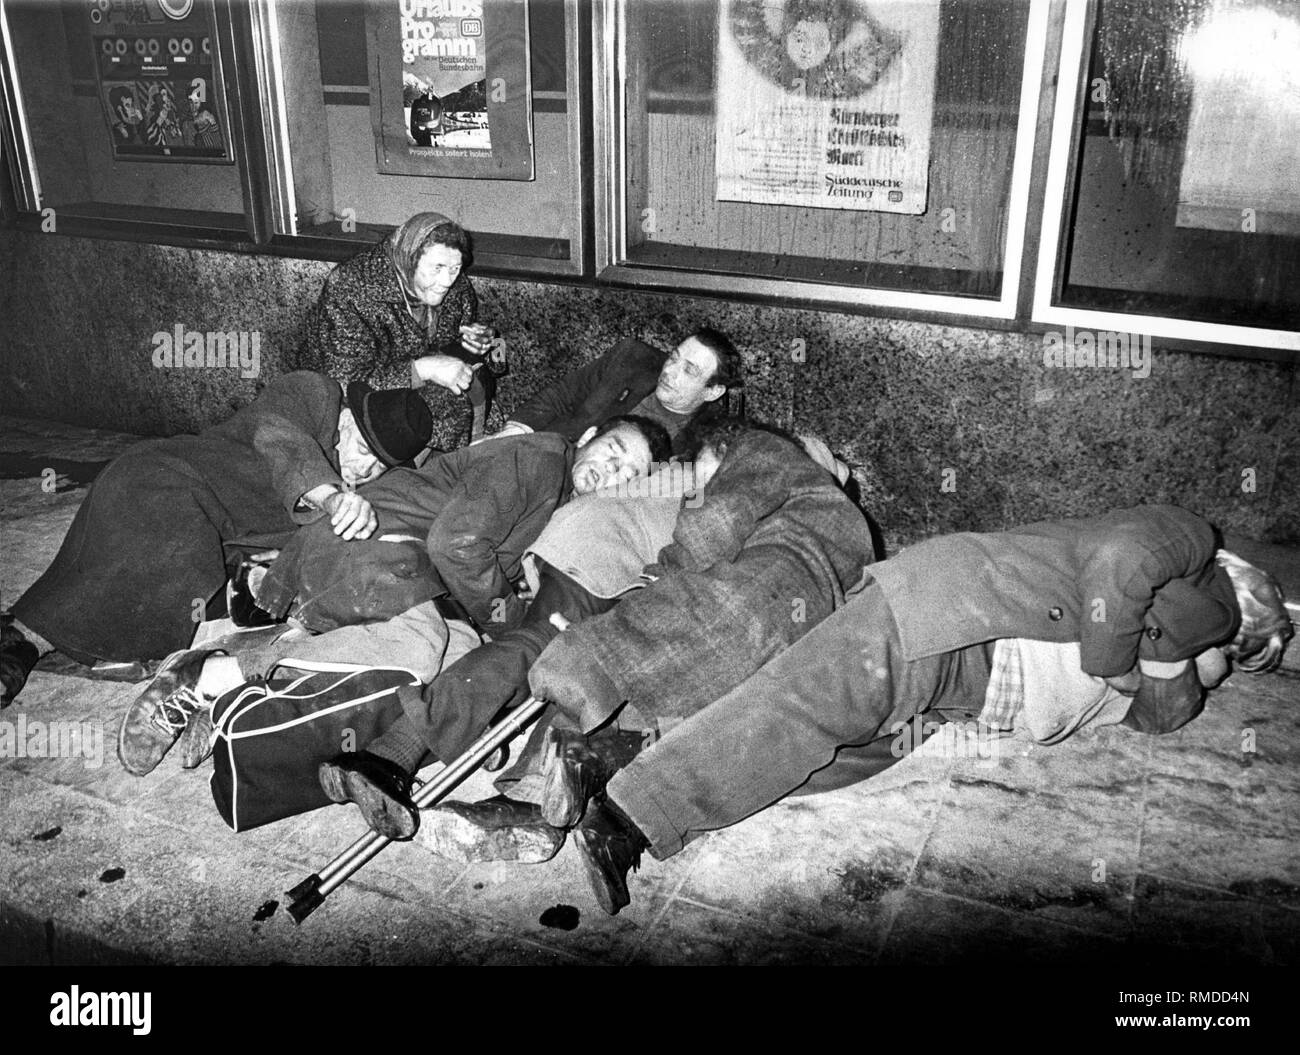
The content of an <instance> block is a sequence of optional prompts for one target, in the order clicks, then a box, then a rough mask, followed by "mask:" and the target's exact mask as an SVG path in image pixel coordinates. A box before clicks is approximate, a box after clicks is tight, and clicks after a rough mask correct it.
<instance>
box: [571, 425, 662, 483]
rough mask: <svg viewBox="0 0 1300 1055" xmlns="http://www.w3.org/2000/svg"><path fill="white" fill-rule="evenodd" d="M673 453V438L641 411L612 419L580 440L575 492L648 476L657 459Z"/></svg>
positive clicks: (589, 430) (574, 465)
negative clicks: (641, 413)
mask: <svg viewBox="0 0 1300 1055" xmlns="http://www.w3.org/2000/svg"><path fill="white" fill-rule="evenodd" d="M671 454H672V441H671V440H670V439H669V438H668V432H667V430H666V429H665V428H664V427H663V426H662V425H660V424H659V423H658V422H656V421H651V420H650V419H649V418H643V417H641V416H640V415H638V414H625V415H621V416H619V417H615V418H610V419H609V420H608V421H606V422H604V423H603V424H602V425H601V426H600V427H599V428H597V427H595V426H593V427H591V428H589V429H588V430H587V431H586V432H585V433H584V434H583V435H582V438H581V439H579V440H578V453H577V456H576V457H575V458H574V460H573V471H572V480H573V491H574V494H579V495H585V494H590V493H591V492H592V491H598V490H600V489H601V488H605V487H613V486H617V485H618V484H624V483H627V482H628V481H629V480H632V479H634V478H635V477H638V476H645V475H646V473H648V472H649V471H650V467H651V466H652V465H653V464H654V463H655V462H666V461H667V460H668V459H669V457H670V456H671Z"/></svg>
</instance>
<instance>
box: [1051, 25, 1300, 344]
mask: <svg viewBox="0 0 1300 1055" xmlns="http://www.w3.org/2000/svg"><path fill="white" fill-rule="evenodd" d="M1064 4H1065V19H1064V24H1063V30H1062V39H1061V58H1060V66H1059V69H1058V71H1057V91H1056V106H1055V110H1054V113H1053V115H1052V121H1051V140H1050V145H1049V147H1048V162H1047V177H1046V184H1045V187H1044V191H1043V198H1042V203H1043V207H1042V223H1041V227H1040V230H1039V236H1038V240H1039V253H1038V263H1037V268H1036V270H1035V274H1034V291H1033V303H1032V307H1031V315H1030V321H1031V322H1032V323H1033V324H1034V326H1035V328H1037V329H1041V328H1055V327H1063V326H1072V327H1074V328H1076V329H1080V330H1085V329H1086V330H1103V331H1104V330H1110V331H1117V332H1130V333H1141V334H1149V335H1150V336H1151V337H1152V338H1160V339H1162V340H1163V341H1170V342H1175V347H1178V348H1186V349H1189V350H1193V351H1214V352H1216V353H1219V354H1234V353H1235V354H1238V355H1245V356H1258V355H1260V354H1261V353H1263V355H1264V356H1266V357H1270V358H1284V357H1286V355H1285V353H1290V354H1291V355H1296V354H1298V353H1300V332H1297V331H1292V330H1273V329H1264V328H1260V327H1254V326H1240V325H1236V324H1233V323H1222V322H1202V321H1197V320H1189V319H1178V318H1173V317H1171V316H1166V315H1140V314H1130V313H1127V312H1119V311H1103V310H1101V309H1098V308H1078V307H1067V306H1064V305H1062V304H1060V303H1059V299H1060V294H1061V289H1062V287H1063V284H1064V281H1065V270H1064V266H1065V259H1066V251H1067V248H1068V241H1069V239H1068V238H1067V236H1066V231H1065V224H1066V223H1067V222H1068V221H1069V219H1070V207H1069V203H1070V202H1072V201H1073V200H1074V196H1075V190H1076V182H1077V179H1078V169H1079V152H1080V150H1081V149H1082V139H1083V135H1082V133H1083V122H1084V120H1085V119H1086V107H1085V106H1084V105H1083V102H1084V100H1085V98H1086V94H1087V88H1088V85H1087V78H1088V59H1089V56H1090V55H1091V53H1092V39H1093V34H1094V31H1095V28H1096V24H1097V15H1098V3H1097V0H1064ZM1277 353H1284V354H1283V355H1278V354H1277Z"/></svg>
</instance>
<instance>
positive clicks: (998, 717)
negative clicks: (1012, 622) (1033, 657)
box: [979, 638, 1025, 732]
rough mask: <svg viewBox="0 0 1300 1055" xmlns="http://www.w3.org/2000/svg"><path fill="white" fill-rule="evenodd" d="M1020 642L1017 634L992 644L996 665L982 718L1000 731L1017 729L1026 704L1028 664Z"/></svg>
mask: <svg viewBox="0 0 1300 1055" xmlns="http://www.w3.org/2000/svg"><path fill="white" fill-rule="evenodd" d="M1019 645H1020V642H1019V641H1017V640H1015V639H1014V638H1002V639H1000V640H999V641H998V642H997V644H995V645H994V646H993V667H992V670H991V671H990V672H989V684H988V688H987V689H986V690H985V691H984V710H982V711H981V712H980V717H979V720H980V724H981V725H985V726H988V728H990V729H996V730H998V731H999V732H1010V731H1011V730H1012V729H1014V728H1015V727H1016V716H1017V715H1018V714H1019V713H1020V712H1021V710H1023V709H1024V706H1025V668H1024V664H1023V663H1022V662H1021V657H1020V647H1019Z"/></svg>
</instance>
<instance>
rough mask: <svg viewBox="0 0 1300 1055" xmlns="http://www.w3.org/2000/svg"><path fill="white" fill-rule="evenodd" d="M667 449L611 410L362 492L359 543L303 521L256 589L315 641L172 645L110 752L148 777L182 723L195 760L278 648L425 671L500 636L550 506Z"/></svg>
mask: <svg viewBox="0 0 1300 1055" xmlns="http://www.w3.org/2000/svg"><path fill="white" fill-rule="evenodd" d="M667 456H668V437H667V435H666V433H665V432H664V430H663V429H662V428H661V427H660V426H659V425H657V424H655V423H654V422H652V421H648V420H645V419H642V418H631V417H625V418H613V419H611V420H610V421H608V422H606V423H605V424H604V425H602V426H601V427H600V428H599V429H591V430H589V431H588V434H587V435H586V436H584V437H583V438H582V441H581V442H580V443H577V444H573V443H569V442H568V441H566V440H565V439H563V438H562V437H560V436H557V435H554V434H550V433H542V434H538V435H535V436H520V437H509V438H505V439H499V440H492V441H490V442H488V443H483V444H480V445H477V446H474V447H467V448H463V449H461V450H458V451H453V452H451V453H449V454H444V455H440V456H438V457H436V458H432V459H430V460H429V461H428V462H426V463H425V465H424V466H423V467H421V468H420V469H418V470H417V469H409V470H408V469H399V470H394V473H393V474H392V475H390V476H389V477H386V478H385V479H383V480H380V481H378V482H377V483H375V484H372V485H369V486H366V487H362V488H361V489H360V490H358V491H357V492H356V495H355V497H356V498H357V499H359V500H361V501H364V503H365V506H366V508H367V509H368V510H371V511H372V516H373V518H374V520H375V523H374V524H371V525H370V526H369V531H368V535H369V537H367V538H365V539H355V540H352V541H344V539H343V538H342V537H341V536H339V535H336V534H335V533H334V532H333V530H332V529H331V527H330V525H329V523H328V522H326V523H325V524H323V525H310V526H308V527H306V528H304V529H303V530H301V531H299V532H298V533H297V534H296V535H294V536H293V537H292V538H291V539H290V540H289V542H288V543H287V544H286V545H285V546H284V548H283V550H282V551H281V553H280V555H279V557H278V558H277V559H276V561H275V563H274V564H272V566H271V568H270V570H269V571H268V572H267V574H266V577H265V578H264V579H263V581H262V582H261V584H260V586H259V587H258V590H257V593H256V602H257V604H258V605H259V606H261V607H262V608H264V609H265V610H266V611H267V612H268V613H269V614H270V615H272V616H276V617H278V616H282V615H284V614H285V613H286V612H287V611H288V610H289V608H290V605H291V603H292V604H294V605H296V609H295V611H296V614H297V616H298V619H299V621H300V622H301V623H302V624H303V625H304V626H305V627H306V628H307V629H309V630H314V631H319V632H320V633H319V636H317V637H314V638H307V639H305V640H302V639H297V640H293V641H285V642H276V643H274V644H273V645H271V646H268V647H267V648H265V649H262V650H260V651H258V652H256V653H254V654H252V655H246V656H244V657H242V659H234V658H231V659H229V660H223V658H222V657H214V656H213V651H214V650H213V649H202V648H200V649H188V650H182V651H178V652H175V653H173V654H172V655H171V656H169V657H168V658H167V660H166V662H165V663H164V664H163V667H162V668H161V669H160V670H159V672H158V675H157V677H155V679H154V681H153V682H152V683H151V684H150V685H149V686H148V687H147V688H146V689H145V691H144V692H143V693H141V695H140V696H139V697H138V698H137V699H136V700H135V702H134V703H133V704H132V705H131V707H130V708H129V709H128V710H127V713H126V715H125V717H124V719H123V722H122V727H121V732H120V735H119V741H118V757H119V758H120V760H121V761H122V764H123V765H124V766H125V767H126V768H127V769H128V770H129V771H130V772H132V773H135V774H137V775H142V774H144V773H148V772H150V771H151V770H152V769H153V768H154V767H155V766H157V765H158V763H159V762H160V761H161V759H162V758H163V756H164V755H165V754H166V753H167V752H168V751H169V750H170V749H171V748H172V746H173V745H174V744H175V743H176V741H177V740H178V739H179V738H180V737H181V735H182V733H183V732H184V731H185V730H186V729H187V727H192V728H191V734H192V735H191V737H190V738H187V749H186V752H185V757H186V761H187V762H188V763H190V764H197V762H198V761H201V760H202V758H203V757H204V755H205V753H206V752H205V751H204V750H203V739H202V737H201V735H200V733H201V731H202V729H203V722H202V719H203V718H204V716H206V715H207V714H208V712H209V710H210V707H211V703H212V701H213V700H214V699H215V698H217V697H218V696H219V695H221V694H222V693H223V692H225V691H227V690H228V689H230V688H233V687H235V686H237V685H239V684H240V683H242V681H243V680H244V672H245V671H247V672H248V673H260V672H261V671H262V670H263V669H264V667H265V665H266V664H267V663H269V662H271V661H273V660H275V659H279V658H283V657H284V656H286V655H292V656H293V657H294V658H297V659H317V658H319V659H342V660H345V661H347V662H352V663H357V664H361V665H386V664H392V663H393V662H394V660H397V662H396V665H398V666H401V667H404V668H407V669H411V670H413V671H415V672H416V673H418V674H419V675H420V676H421V677H422V678H430V679H431V678H432V677H433V676H434V675H435V674H437V673H438V671H439V670H440V669H441V668H442V666H444V665H446V664H449V663H451V662H452V661H454V659H455V658H456V657H457V656H458V655H460V654H463V652H464V651H467V650H468V647H472V644H474V643H477V634H476V633H475V632H474V630H473V627H472V624H477V625H478V626H479V627H481V628H487V629H490V630H491V631H492V632H493V633H499V632H502V631H503V630H505V629H508V628H509V627H511V626H513V625H514V624H515V623H517V622H518V621H519V619H520V618H521V617H522V614H523V610H524V602H523V601H522V600H521V599H520V598H519V597H518V596H517V595H516V593H515V586H514V583H515V581H516V580H517V579H518V578H519V576H520V560H521V558H522V557H523V554H524V552H525V550H526V549H527V548H528V546H529V545H530V544H531V543H532V542H533V541H534V540H535V539H536V538H537V535H538V534H539V533H540V531H541V530H542V527H543V526H544V525H545V523H546V521H547V520H548V519H549V518H550V516H551V514H552V513H553V512H554V510H555V508H556V507H557V506H558V505H560V504H562V503H564V502H566V501H568V500H569V498H570V497H571V496H572V495H575V494H586V493H589V492H593V491H597V490H599V489H601V488H604V487H609V486H612V485H615V484H617V483H626V482H628V481H630V480H631V479H632V478H634V477H636V476H639V475H642V474H644V473H646V472H648V471H649V469H650V466H651V465H652V464H653V463H654V462H655V461H658V460H661V459H665V458H667ZM453 602H454V604H453ZM453 645H455V646H456V648H455V649H454V650H453V649H452V646H453ZM191 741H193V743H192V749H191Z"/></svg>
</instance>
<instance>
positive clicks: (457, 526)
mask: <svg viewBox="0 0 1300 1055" xmlns="http://www.w3.org/2000/svg"><path fill="white" fill-rule="evenodd" d="M667 447H668V439H667V436H666V434H665V433H664V431H663V429H662V428H661V427H660V426H658V425H657V424H655V423H654V422H652V421H647V420H646V419H644V418H635V417H621V418H613V419H611V420H610V421H608V422H606V423H605V424H604V425H603V426H601V428H600V429H590V430H588V433H587V435H585V436H583V437H581V442H580V443H577V444H574V443H570V442H569V441H567V440H565V439H564V438H563V437H561V436H558V435H556V434H554V433H541V434H538V435H536V436H510V437H505V438H502V439H494V440H490V441H489V442H486V443H480V444H475V445H474V446H472V447H466V448H462V449H461V450H458V451H452V452H450V453H448V454H444V455H440V456H438V457H434V458H431V459H429V461H428V462H426V463H425V464H424V465H423V466H422V467H421V468H419V469H413V470H405V471H401V472H398V473H395V474H391V475H390V476H388V477H386V478H385V479H383V480H380V481H378V482H377V483H375V484H372V485H368V486H366V487H363V488H361V490H360V491H359V492H358V494H360V495H362V496H363V497H364V498H365V499H366V500H367V501H368V502H369V503H370V504H371V506H372V507H373V508H374V509H375V510H376V512H377V516H378V519H379V529H378V532H377V533H376V535H375V537H374V538H373V539H371V540H369V541H367V542H365V543H361V544H356V543H354V544H351V545H346V546H345V545H342V544H340V542H339V540H338V539H337V538H336V537H335V536H334V535H333V534H332V533H330V532H329V531H326V530H323V529H321V528H318V527H311V528H308V529H306V530H304V531H301V532H299V533H298V534H297V535H296V536H295V537H294V538H293V539H292V541H291V542H290V543H289V544H288V545H286V546H285V547H284V549H283V550H282V551H281V553H280V556H279V557H278V558H277V559H276V561H275V563H274V564H273V565H272V566H271V568H270V570H269V571H268V572H267V575H266V578H265V579H264V580H263V582H262V584H261V586H260V587H259V589H258V594H257V602H258V605H259V606H260V607H262V608H264V609H266V611H267V612H269V613H270V614H271V615H272V616H274V617H283V616H284V615H286V614H287V613H288V612H289V610H290V605H291V604H293V603H294V602H295V601H296V608H295V610H294V617H295V618H296V619H297V620H298V621H299V622H301V623H302V624H303V625H304V626H306V627H307V628H308V629H309V630H315V631H324V630H331V629H334V628H335V627H338V626H346V625H350V624H356V623H368V622H377V621H380V620H383V619H389V618H392V617H393V616H396V615H399V614H401V613H402V612H405V611H407V610H408V609H410V608H413V607H415V606H416V605H419V604H423V603H424V602H426V601H430V600H434V599H436V598H438V597H441V596H445V595H450V596H451V597H452V598H453V599H454V600H455V601H456V602H457V603H459V604H460V605H463V606H464V609H465V610H466V612H467V613H468V614H469V616H470V618H471V619H472V620H473V621H474V622H475V623H477V624H478V625H479V626H480V627H482V628H484V629H486V630H489V631H493V632H500V631H504V630H508V629H510V628H511V627H513V626H515V625H517V624H518V622H519V620H520V618H521V617H522V616H523V614H524V602H523V601H522V600H521V599H520V598H519V597H518V596H517V594H516V593H515V588H514V583H515V582H516V581H517V580H518V579H519V578H520V575H521V567H520V562H521V561H522V559H523V555H524V552H525V551H526V550H527V548H528V546H529V545H531V544H532V543H533V541H535V540H536V538H537V536H538V535H539V534H541V530H542V528H543V527H544V526H545V524H546V522H547V520H549V519H550V516H551V514H552V513H553V512H554V511H555V509H556V507H557V506H559V505H561V504H563V503H564V502H566V501H567V500H568V499H569V497H570V496H571V495H572V494H574V493H577V494H587V493H590V492H592V491H595V490H597V489H599V488H602V487H607V486H610V485H612V484H615V483H618V482H626V481H627V480H629V479H631V478H632V477H634V476H638V475H641V474H644V473H646V472H648V471H649V469H650V465H651V463H652V462H654V461H659V460H664V459H666V458H667V457H668V453H667Z"/></svg>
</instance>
